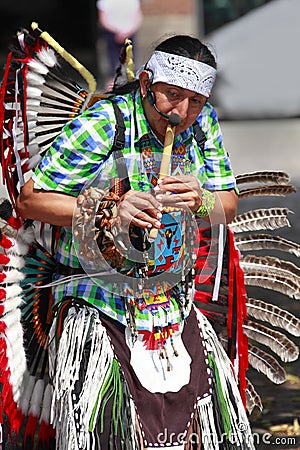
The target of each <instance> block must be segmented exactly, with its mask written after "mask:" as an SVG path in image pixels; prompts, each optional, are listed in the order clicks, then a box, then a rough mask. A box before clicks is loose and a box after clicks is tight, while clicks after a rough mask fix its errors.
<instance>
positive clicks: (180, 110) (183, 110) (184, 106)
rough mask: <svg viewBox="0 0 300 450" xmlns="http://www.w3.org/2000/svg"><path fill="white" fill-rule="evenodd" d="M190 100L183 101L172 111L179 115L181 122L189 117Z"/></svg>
mask: <svg viewBox="0 0 300 450" xmlns="http://www.w3.org/2000/svg"><path fill="white" fill-rule="evenodd" d="M189 104H190V102H189V99H188V98H184V99H182V100H181V101H180V102H179V103H177V105H176V106H175V107H174V108H173V109H172V112H173V113H175V114H179V116H180V118H181V120H183V119H185V118H186V117H187V115H188V111H189Z"/></svg>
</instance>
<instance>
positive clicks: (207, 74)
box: [138, 51, 217, 97]
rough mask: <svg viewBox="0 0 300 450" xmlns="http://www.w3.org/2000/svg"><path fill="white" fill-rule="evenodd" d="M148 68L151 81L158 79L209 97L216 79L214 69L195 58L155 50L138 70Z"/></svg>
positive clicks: (154, 81) (155, 81)
mask: <svg viewBox="0 0 300 450" xmlns="http://www.w3.org/2000/svg"><path fill="white" fill-rule="evenodd" d="M143 69H145V70H149V71H151V73H152V74H153V79H152V83H157V82H158V81H160V82H163V83H168V84H173V85H175V86H179V87H182V88H184V89H189V90H191V91H194V92H197V94H202V95H204V96H205V97H209V96H210V93H211V89H212V87H213V84H214V82H215V79H216V72H217V71H216V69H214V68H213V67H211V66H209V65H208V64H205V63H203V62H200V61H196V60H195V59H191V58H186V57H184V56H179V55H173V54H170V53H165V52H160V51H155V52H154V53H153V55H152V56H151V58H150V59H149V61H148V62H147V64H146V65H145V66H144V67H143V68H142V69H140V70H139V71H138V73H140V71H141V70H143Z"/></svg>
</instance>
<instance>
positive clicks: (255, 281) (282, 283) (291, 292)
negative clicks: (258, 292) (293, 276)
mask: <svg viewBox="0 0 300 450" xmlns="http://www.w3.org/2000/svg"><path fill="white" fill-rule="evenodd" d="M243 269H244V281H245V285H246V286H258V287H262V288H265V289H270V290H274V291H276V292H280V293H281V294H285V295H287V296H289V297H290V298H295V299H297V300H299V299H300V290H299V286H298V285H297V284H296V283H294V282H293V281H292V280H287V279H286V278H285V277H280V276H279V275H277V274H276V273H274V272H269V273H262V272H261V271H259V270H248V269H247V267H244V268H243Z"/></svg>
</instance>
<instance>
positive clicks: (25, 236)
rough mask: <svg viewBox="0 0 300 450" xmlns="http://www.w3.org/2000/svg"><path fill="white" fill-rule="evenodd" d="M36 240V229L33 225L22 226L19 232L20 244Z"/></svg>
mask: <svg viewBox="0 0 300 450" xmlns="http://www.w3.org/2000/svg"><path fill="white" fill-rule="evenodd" d="M33 240H34V229H33V227H28V228H26V229H25V228H24V227H22V228H20V230H19V232H18V242H20V244H21V243H22V242H23V243H25V244H27V245H28V244H31V243H32V242H33Z"/></svg>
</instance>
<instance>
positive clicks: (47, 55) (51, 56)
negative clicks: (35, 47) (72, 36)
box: [36, 48, 57, 67]
mask: <svg viewBox="0 0 300 450" xmlns="http://www.w3.org/2000/svg"><path fill="white" fill-rule="evenodd" d="M36 56H37V57H38V58H39V60H40V61H41V62H42V63H43V64H45V65H46V66H48V67H54V66H55V64H57V58H56V56H55V52H54V50H53V49H52V48H47V49H46V48H42V49H41V50H40V51H39V52H38V53H37V54H36Z"/></svg>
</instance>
